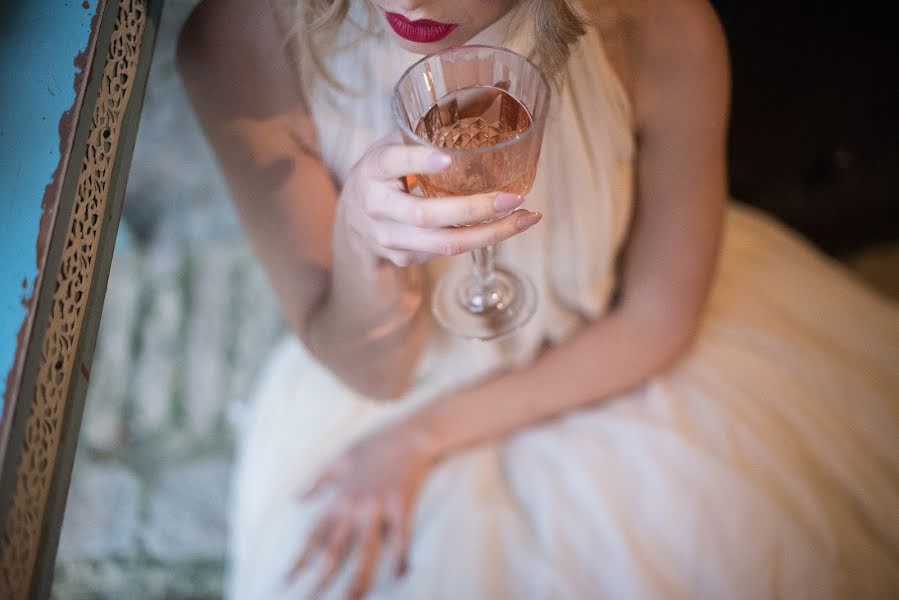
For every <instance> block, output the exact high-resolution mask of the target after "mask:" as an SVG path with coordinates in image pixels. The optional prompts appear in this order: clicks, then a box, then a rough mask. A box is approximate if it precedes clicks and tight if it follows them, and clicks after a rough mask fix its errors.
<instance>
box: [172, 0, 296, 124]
mask: <svg viewBox="0 0 899 600" xmlns="http://www.w3.org/2000/svg"><path fill="white" fill-rule="evenodd" d="M290 17H291V14H290V12H289V9H288V7H287V5H286V3H283V2H280V1H279V0H266V1H262V2H260V1H258V0H203V1H202V2H200V3H199V4H198V5H197V7H196V8H195V9H194V10H193V12H192V13H191V15H190V16H189V17H188V19H187V21H186V22H185V24H184V27H183V28H182V30H181V33H180V35H179V36H178V47H177V64H178V69H179V71H180V73H181V76H182V79H183V80H184V83H185V86H186V87H187V88H188V91H189V92H190V93H191V96H192V97H193V98H194V100H195V102H196V101H199V102H200V103H201V104H202V103H203V100H204V98H208V99H209V100H211V101H213V102H212V103H213V104H216V105H220V106H221V107H222V108H231V109H233V110H235V111H239V112H241V113H245V114H247V116H249V115H254V116H262V115H271V114H275V113H280V112H284V111H286V110H289V109H290V108H291V107H292V106H293V105H294V104H295V103H296V102H297V100H298V99H299V98H300V97H301V96H302V94H301V93H300V89H299V77H298V73H297V69H296V59H295V57H294V56H293V55H292V52H291V50H292V45H291V44H290V43H289V37H288V33H289V28H290V26H291V25H290V22H289V19H290Z"/></svg>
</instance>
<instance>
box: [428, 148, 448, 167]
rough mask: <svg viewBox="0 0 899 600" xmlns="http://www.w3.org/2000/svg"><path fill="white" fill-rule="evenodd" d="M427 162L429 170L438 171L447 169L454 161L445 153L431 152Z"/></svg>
mask: <svg viewBox="0 0 899 600" xmlns="http://www.w3.org/2000/svg"><path fill="white" fill-rule="evenodd" d="M425 162H426V164H427V165H428V167H429V168H431V169H435V170H436V169H445V168H447V167H448V166H450V163H451V162H453V159H451V158H450V157H449V156H447V155H446V154H444V153H443V152H431V154H429V155H428V158H427V159H426V161H425Z"/></svg>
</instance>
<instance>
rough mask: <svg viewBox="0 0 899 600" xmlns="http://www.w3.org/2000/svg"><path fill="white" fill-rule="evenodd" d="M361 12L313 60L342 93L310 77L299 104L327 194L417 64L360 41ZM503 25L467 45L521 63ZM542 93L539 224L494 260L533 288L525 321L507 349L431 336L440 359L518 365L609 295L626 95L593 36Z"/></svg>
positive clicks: (384, 35) (386, 126)
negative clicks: (532, 308)
mask: <svg viewBox="0 0 899 600" xmlns="http://www.w3.org/2000/svg"><path fill="white" fill-rule="evenodd" d="M365 13H366V9H365V8H364V6H362V3H361V2H356V3H355V5H354V6H353V8H352V10H351V13H350V18H349V19H347V20H346V21H345V23H344V24H343V25H342V26H341V28H340V30H339V32H338V36H337V40H336V44H335V47H336V49H335V50H334V51H332V52H331V53H330V54H329V55H328V56H326V57H325V60H324V63H325V65H326V66H327V68H328V69H329V71H330V73H331V74H332V75H333V76H334V77H335V78H336V79H337V80H338V81H339V82H341V83H342V84H343V86H344V87H346V88H347V89H346V90H344V91H341V90H338V89H336V88H335V87H334V86H333V85H331V84H329V83H328V82H327V81H325V80H324V79H322V78H318V79H316V80H315V82H314V84H313V85H312V86H311V89H310V90H309V92H308V94H307V95H308V98H309V105H310V108H311V111H312V118H313V121H314V123H315V126H316V130H317V134H318V141H319V147H320V151H321V156H322V160H323V161H324V163H325V164H326V166H327V167H328V168H329V169H330V170H331V171H332V173H333V175H334V178H335V180H336V181H337V182H338V183H340V182H342V181H343V180H345V178H346V177H347V175H348V173H349V171H350V169H351V168H352V166H353V165H354V164H355V163H356V161H358V159H359V158H360V157H361V155H362V154H363V153H364V151H365V150H366V149H367V148H368V147H369V146H370V145H371V144H372V143H373V142H374V141H376V140H377V139H378V138H380V137H382V136H384V135H386V134H388V133H390V132H391V131H392V130H393V129H394V128H395V127H394V124H393V117H392V114H391V110H390V101H391V94H392V93H393V86H394V84H395V83H396V81H397V79H398V78H399V77H400V76H401V75H402V73H403V72H404V71H405V69H406V68H408V67H409V65H411V64H412V63H414V62H415V61H417V60H418V59H419V58H421V57H420V56H419V55H416V54H412V53H410V52H407V51H405V50H403V49H402V48H400V47H399V46H397V45H396V44H394V43H393V41H392V40H390V38H389V35H388V33H389V32H386V31H383V28H381V29H378V28H375V30H374V31H371V30H367V28H366V27H365V26H364V24H365V23H366V22H367V21H368V19H367V16H366V14H365ZM513 16H514V15H512V14H511V13H510V14H507V15H506V16H505V17H503V18H501V19H500V20H499V21H497V22H495V23H494V24H492V25H491V26H490V27H488V28H487V29H485V30H484V31H482V32H481V33H480V34H478V35H477V36H476V37H475V38H474V39H472V40H471V41H470V42H469V43H479V44H490V45H497V46H503V47H507V48H510V49H512V50H515V51H517V52H520V53H522V54H529V53H530V51H531V49H532V47H533V44H534V42H533V39H534V36H533V33H532V32H531V31H529V29H530V27H529V26H528V25H522V26H517V27H516V26H515V25H514V24H515V23H517V22H518V20H516V19H514V18H513ZM360 24H363V25H362V26H360ZM552 94H553V95H552V101H551V105H550V113H549V116H548V119H547V124H546V130H545V135H544V141H543V147H542V150H541V156H540V163H539V165H538V169H537V175H536V179H535V181H534V185H533V188H532V190H531V193H530V194H528V196H527V199H526V201H525V204H524V207H525V208H528V209H530V210H533V211H539V212H542V213H543V214H544V219H543V222H541V223H540V224H539V225H538V226H537V227H534V228H532V229H531V230H528V231H527V232H526V233H524V234H522V235H519V236H516V237H514V238H512V239H510V240H508V241H506V242H504V243H503V244H502V246H501V247H500V251H499V260H500V262H506V263H508V264H510V265H511V266H514V267H517V268H519V269H521V270H523V271H524V272H525V273H528V274H529V275H530V276H531V278H532V279H533V281H534V284H535V286H536V288H537V291H538V296H539V300H538V309H537V314H536V315H535V316H534V318H533V319H532V321H531V322H530V323H529V324H528V325H527V326H526V327H525V328H523V330H522V331H521V332H519V333H518V334H517V335H516V336H514V342H510V341H508V340H507V341H506V342H505V343H492V344H479V345H477V346H478V347H477V348H476V349H473V345H472V344H470V343H460V341H459V340H450V339H447V336H442V335H437V336H435V342H434V344H435V345H436V346H437V347H439V348H440V349H441V352H440V354H441V355H443V357H444V358H445V357H446V354H448V353H450V354H451V353H453V352H452V350H451V348H452V347H458V348H459V352H462V353H465V354H466V355H467V356H468V357H469V359H468V360H473V361H475V362H476V363H477V364H478V365H481V366H485V365H493V366H496V365H498V364H503V363H506V364H508V363H514V362H520V361H525V360H528V359H530V358H532V357H533V355H534V354H535V353H536V352H537V351H538V349H539V348H540V347H541V346H542V345H543V344H544V343H546V342H550V343H553V342H557V341H559V340H561V339H563V338H565V337H567V336H569V335H570V334H571V333H572V332H574V331H575V330H576V329H578V328H579V326H582V325H583V323H585V322H586V320H589V319H595V318H596V317H598V316H599V315H601V314H602V313H603V311H604V310H605V309H606V307H607V306H608V304H609V301H610V298H611V296H612V294H613V292H614V289H615V266H616V258H617V255H618V250H619V248H620V246H621V244H622V241H623V239H624V237H625V235H626V232H627V228H628V223H629V220H630V214H631V205H632V190H633V186H632V178H633V168H632V162H633V153H634V134H633V125H632V119H631V108H630V103H629V101H628V97H627V94H626V93H625V91H624V88H623V86H622V84H621V82H620V80H619V79H618V77H617V75H616V73H615V71H614V70H613V68H612V66H611V64H610V62H609V60H608V58H607V56H606V54H605V52H604V49H603V45H602V41H601V39H600V34H599V32H598V31H597V30H596V29H595V28H591V29H590V30H589V31H588V33H587V34H585V35H584V36H583V37H582V38H581V39H580V40H579V41H578V42H577V43H576V45H575V47H574V48H573V52H572V54H571V57H570V59H569V60H568V63H567V65H566V66H565V69H564V73H563V74H562V76H561V77H560V78H559V83H557V84H556V85H554V86H553V91H552ZM454 268H463V269H467V268H470V260H469V259H468V257H467V256H460V257H454V258H451V259H444V258H438V259H435V260H434V261H432V262H431V263H430V264H429V269H430V270H431V271H432V275H433V277H432V279H433V280H436V277H439V275H440V273H441V272H444V271H445V270H446V269H454ZM441 362H442V360H441ZM466 362H468V361H466ZM456 364H458V362H457V363H456ZM475 370H476V371H479V372H481V371H482V370H483V369H482V368H479V369H475Z"/></svg>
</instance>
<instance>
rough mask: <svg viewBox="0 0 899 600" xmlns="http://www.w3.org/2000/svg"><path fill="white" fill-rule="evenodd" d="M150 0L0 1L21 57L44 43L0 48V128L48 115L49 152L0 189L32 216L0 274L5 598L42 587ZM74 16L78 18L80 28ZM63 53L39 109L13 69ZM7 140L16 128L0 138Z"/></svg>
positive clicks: (55, 536)
mask: <svg viewBox="0 0 899 600" xmlns="http://www.w3.org/2000/svg"><path fill="white" fill-rule="evenodd" d="M162 4H163V0H89V1H88V0H85V1H84V2H81V1H74V0H73V1H71V2H68V3H66V4H65V5H64V6H63V5H62V4H61V3H60V2H58V0H29V1H28V2H27V3H24V2H23V3H10V4H9V5H7V7H4V11H3V12H4V14H3V15H2V16H3V17H4V23H3V25H2V27H3V29H4V33H8V34H9V35H10V37H9V38H8V39H9V40H10V42H9V43H10V44H11V45H13V46H15V47H16V48H27V49H28V51H27V52H26V54H28V55H29V56H30V55H31V54H37V51H35V52H33V53H32V52H31V49H32V48H36V47H37V45H38V44H43V46H41V51H42V52H44V54H42V55H41V56H42V57H44V56H48V55H49V56H52V60H51V61H47V63H46V64H45V63H43V62H41V63H40V66H33V67H29V63H28V62H27V61H26V62H25V64H24V65H22V66H20V65H10V64H6V65H3V64H2V63H3V61H4V60H5V61H8V63H11V62H12V61H13V60H15V59H16V58H17V57H13V58H10V57H7V58H3V57H0V67H3V68H2V69H0V72H2V73H13V74H14V75H13V76H12V79H13V80H14V81H13V82H9V81H4V82H3V85H4V88H6V89H5V95H7V96H8V98H10V99H11V108H8V107H5V108H4V113H5V114H3V115H0V132H2V129H3V120H7V119H37V118H39V117H40V118H41V119H44V120H51V119H52V120H53V121H55V122H58V124H59V135H58V136H52V139H50V137H51V136H46V137H47V139H40V140H37V142H38V143H39V144H40V147H41V148H46V149H48V150H50V153H51V155H52V154H53V152H52V151H53V150H54V149H55V148H56V146H57V145H58V148H59V153H58V154H59V161H58V164H56V165H53V166H55V170H54V171H52V173H43V175H44V176H47V177H48V179H49V181H50V183H49V184H48V185H47V187H46V189H45V190H44V194H43V197H42V198H41V197H36V196H35V197H27V196H26V197H7V198H3V197H0V208H5V209H8V211H7V213H8V214H12V215H13V219H19V220H14V221H13V225H14V226H15V225H17V224H19V225H21V224H24V223H25V222H26V219H34V220H35V221H39V225H38V226H37V228H36V229H37V230H38V234H37V237H36V239H34V240H33V242H34V244H35V246H36V248H37V252H36V254H37V265H36V275H34V276H32V277H28V276H27V275H26V276H24V277H23V276H22V275H21V273H17V276H16V277H15V281H14V282H10V281H0V286H2V287H0V294H2V295H3V298H2V300H3V301H5V302H7V307H9V306H12V305H13V304H15V303H17V302H19V301H20V302H21V306H23V307H24V313H25V316H24V318H23V319H22V322H21V323H14V324H13V325H18V336H17V337H16V339H15V340H14V341H13V342H11V343H13V344H14V345H15V349H14V352H13V357H12V364H11V365H9V364H0V378H3V379H4V380H5V382H6V386H5V388H0V389H3V390H4V392H3V398H2V405H0V406H2V412H0V598H3V599H5V600H19V599H24V598H48V597H49V596H50V590H51V587H52V579H53V570H54V566H55V561H56V549H57V545H58V543H59V533H60V530H61V527H62V519H63V513H64V511H65V505H66V498H67V495H68V489H69V480H70V477H71V473H72V464H73V461H74V457H75V447H76V444H77V441H78V433H79V431H80V429H81V416H82V412H83V409H84V399H85V394H86V392H87V386H88V381H89V379H90V366H91V359H92V356H93V351H94V345H95V343H96V338H97V329H98V327H99V324H100V316H101V311H102V308H103V300H104V298H105V295H106V284H107V277H108V275H109V267H110V263H111V261H112V254H113V250H114V246H115V238H116V233H117V231H118V224H119V219H120V217H121V214H122V202H123V199H124V195H125V185H126V182H127V179H128V171H129V168H130V166H131V157H132V152H133V149H134V141H135V138H136V136H137V129H138V123H139V120H140V113H141V107H142V104H143V97H144V92H145V90H146V83H147V77H148V74H149V70H150V62H151V59H152V55H153V47H154V43H155V39H156V32H157V29H158V25H159V18H160V14H161V11H162ZM15 5H19V6H15ZM22 6H25V8H22ZM35 15H38V16H41V17H43V20H40V19H36V18H35ZM76 16H77V18H75V17H76ZM51 21H52V22H53V23H54V24H55V25H54V26H55V27H56V29H54V33H55V32H56V31H57V30H58V29H59V28H60V27H62V28H64V30H65V33H66V35H67V36H72V37H70V38H68V40H69V41H70V40H71V39H77V40H78V43H79V45H80V48H79V52H78V54H77V55H76V56H72V55H71V53H67V51H66V52H64V51H63V50H61V48H62V46H63V44H61V43H60V44H58V46H59V49H57V48H56V46H57V44H55V40H56V39H58V38H54V37H53V36H52V35H50V34H45V35H44V36H43V37H42V36H41V34H40V33H36V32H35V25H34V23H36V22H37V23H45V22H47V23H49V22H51ZM88 21H89V22H90V27H85V24H86V23H87V22H88ZM73 61H74V65H75V68H76V70H75V80H74V88H75V94H74V102H72V103H71V105H66V106H61V107H60V110H59V112H54V113H53V114H44V115H41V114H40V113H39V111H37V110H36V109H35V108H34V106H33V104H35V103H34V101H33V100H34V99H33V96H32V98H31V99H29V98H28V97H27V96H26V94H29V93H32V92H30V91H27V86H21V87H20V88H19V90H17V89H16V87H17V86H16V85H15V83H16V81H15V80H20V81H24V80H25V78H30V79H31V80H32V82H34V81H38V80H40V79H39V78H44V79H45V80H46V81H51V80H52V81H54V82H55V79H54V77H53V76H54V73H71V70H72V69H71V65H72V64H73ZM23 67H24V69H25V71H23ZM29 68H30V69H32V70H31V71H30V72H29V71H28V69H29ZM15 69H18V72H17V71H15ZM35 71H42V72H35ZM46 81H45V82H46ZM56 85H57V86H64V85H69V82H63V81H59V82H56ZM32 89H33V87H32ZM6 92H8V94H6ZM47 92H48V93H49V94H50V95H51V96H54V98H55V96H56V94H54V92H53V89H52V86H47ZM41 93H43V90H41ZM61 96H64V94H61ZM19 113H21V114H19ZM17 143H21V140H19V141H18V142H17V140H15V139H10V137H9V136H7V137H6V138H3V137H0V144H4V145H7V144H8V145H14V144H17ZM6 155H7V156H9V155H10V153H9V152H7V153H6ZM18 158H19V160H20V167H21V165H24V168H26V169H28V168H37V165H38V164H42V163H40V161H41V160H45V159H43V158H38V157H37V155H36V154H35V155H31V156H29V155H26V156H19V157H18ZM3 189H4V190H6V189H9V190H11V191H12V193H11V194H10V196H14V193H15V192H16V187H15V184H12V185H10V186H8V187H7V186H4V188H3ZM4 205H5V206H4ZM16 211H18V212H16ZM0 212H3V211H0ZM22 215H26V216H22ZM27 225H28V226H31V225H35V223H27ZM6 243H7V242H6V241H4V240H0V253H2V254H4V255H6V256H7V258H8V259H10V260H11V261H13V262H12V263H11V264H14V265H15V267H14V268H19V263H18V262H16V261H19V262H21V263H23V264H22V269H28V270H29V271H24V272H26V273H28V272H31V271H34V270H35V265H34V264H33V255H32V256H31V257H28V260H27V261H26V260H25V258H24V257H20V256H17V255H15V254H13V253H12V252H11V251H10V253H9V254H7V251H8V250H10V248H9V247H8V246H4V244H6ZM26 262H30V263H31V264H25V263H26ZM29 280H30V281H31V287H30V289H28V288H29V286H28V283H29ZM22 296H24V297H22ZM11 297H14V300H13V301H11V300H10V298H11ZM4 314H7V313H4ZM9 314H12V313H9ZM0 316H3V315H0ZM0 342H3V343H10V340H0ZM2 362H5V361H2Z"/></svg>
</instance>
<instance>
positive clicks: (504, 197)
mask: <svg viewBox="0 0 899 600" xmlns="http://www.w3.org/2000/svg"><path fill="white" fill-rule="evenodd" d="M522 202H524V198H522V197H521V196H519V195H518V194H507V193H505V192H503V193H502V194H497V196H496V199H495V200H494V201H493V208H495V209H496V210H497V211H504V210H512V209H513V208H517V207H518V206H521V203H522Z"/></svg>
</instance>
